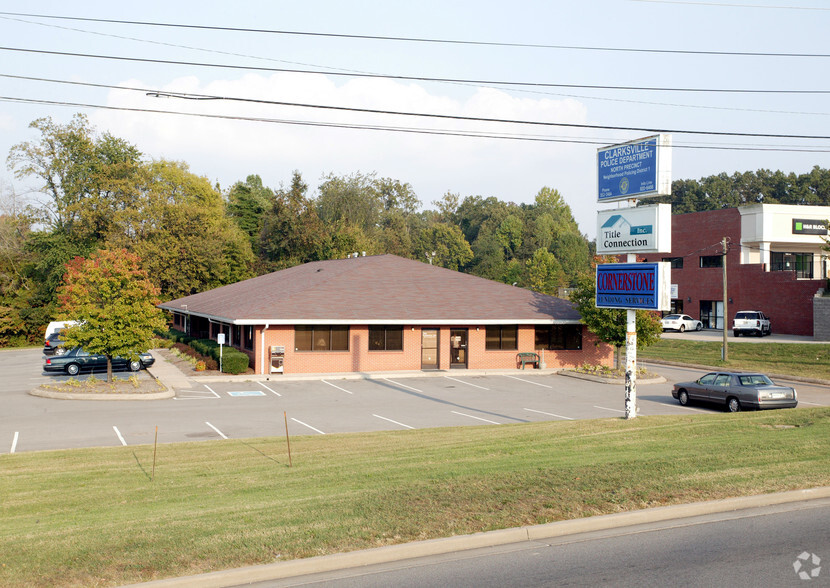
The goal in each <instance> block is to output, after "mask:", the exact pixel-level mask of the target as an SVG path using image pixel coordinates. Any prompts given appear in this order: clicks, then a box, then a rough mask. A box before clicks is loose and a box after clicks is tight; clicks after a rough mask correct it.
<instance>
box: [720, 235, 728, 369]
mask: <svg viewBox="0 0 830 588" xmlns="http://www.w3.org/2000/svg"><path fill="white" fill-rule="evenodd" d="M721 245H723V353H722V354H721V355H722V356H721V359H723V361H729V347H728V343H727V342H726V332H727V330H728V327H729V324H728V319H729V312H728V311H727V301H728V300H729V298H728V296H727V295H726V237H724V238H723V241H721Z"/></svg>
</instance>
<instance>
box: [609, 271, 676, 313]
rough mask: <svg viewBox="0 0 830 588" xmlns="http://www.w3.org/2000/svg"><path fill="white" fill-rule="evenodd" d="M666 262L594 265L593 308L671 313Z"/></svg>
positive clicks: (669, 284)
mask: <svg viewBox="0 0 830 588" xmlns="http://www.w3.org/2000/svg"><path fill="white" fill-rule="evenodd" d="M670 272H671V269H670V264H669V263H668V262H664V261H661V262H658V263H603V264H600V265H597V295H596V305H597V308H625V309H630V310H671V299H670V295H671V283H670V282H671V273H670Z"/></svg>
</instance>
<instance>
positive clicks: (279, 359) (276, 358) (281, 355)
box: [271, 345, 285, 374]
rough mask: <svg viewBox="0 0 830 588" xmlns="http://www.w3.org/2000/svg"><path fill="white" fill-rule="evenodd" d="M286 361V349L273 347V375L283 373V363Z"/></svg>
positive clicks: (279, 346)
mask: <svg viewBox="0 0 830 588" xmlns="http://www.w3.org/2000/svg"><path fill="white" fill-rule="evenodd" d="M284 361H285V347H284V346H283V345H271V373H272V374H281V373H283V367H284V366H283V362H284Z"/></svg>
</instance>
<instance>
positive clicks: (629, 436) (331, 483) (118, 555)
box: [0, 346, 830, 586]
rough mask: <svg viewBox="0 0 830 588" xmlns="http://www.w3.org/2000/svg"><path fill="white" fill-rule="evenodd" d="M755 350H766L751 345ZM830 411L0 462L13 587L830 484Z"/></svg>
mask: <svg viewBox="0 0 830 588" xmlns="http://www.w3.org/2000/svg"><path fill="white" fill-rule="evenodd" d="M753 347H758V346H753ZM828 438H830V409H825V408H821V409H814V408H810V409H796V410H783V411H768V412H744V413H738V414H706V415H698V414H689V415H682V416H660V417H640V418H637V419H634V420H631V421H626V420H624V419H618V418H615V419H602V420H591V421H564V422H562V421H560V422H545V423H532V424H523V425H502V426H481V427H464V428H454V429H426V430H417V431H405V432H383V433H371V434H349V435H326V436H308V437H296V438H292V443H291V447H292V457H293V467H289V466H288V457H287V453H286V444H285V440H284V439H279V438H261V439H252V440H224V441H208V442H199V443H183V444H170V445H162V446H159V448H158V457H157V462H156V466H155V479H151V477H152V471H153V447H152V446H135V447H114V448H103V449H100V448H99V449H83V450H72V451H45V452H34V453H19V454H4V455H0V496H2V503H0V520H2V525H0V564H2V565H0V585H3V586H34V585H36V586H111V585H119V584H124V583H130V582H138V581H145V580H151V579H157V578H161V577H169V576H177V575H185V574H194V573H199V572H206V571H211V570H218V569H226V568H232V567H237V566H243V565H249V564H258V563H270V562H274V561H281V560H288V559H291V558H301V557H309V556H315V555H320V554H326V553H334V552H341V551H348V550H355V549H363V548H369V547H376V546H381V545H389V544H394V543H402V542H406V541H413V540H419V539H427V538H434V537H444V536H451V535H457V534H465V533H473V532H477V531H486V530H491V529H500V528H507V527H514V526H520V525H531V524H537V523H546V522H551V521H557V520H563V519H573V518H579V517H586V516H591V515H597V514H605V513H613V512H620V511H625V510H631V509H638V508H644V507H651V506H661V505H667V504H678V503H686V502H692V501H697V500H706V499H715V498H724V497H731V496H741V495H751V494H758V493H765V492H775V491H783V490H791V489H796V488H809V487H816V486H823V485H830V444H828V443H827V439H828Z"/></svg>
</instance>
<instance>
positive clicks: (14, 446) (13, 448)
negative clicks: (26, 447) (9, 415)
mask: <svg viewBox="0 0 830 588" xmlns="http://www.w3.org/2000/svg"><path fill="white" fill-rule="evenodd" d="M19 435H20V431H15V432H14V439H12V450H11V451H10V452H9V453H14V452H15V451H16V450H17V439H18V437H19Z"/></svg>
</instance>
